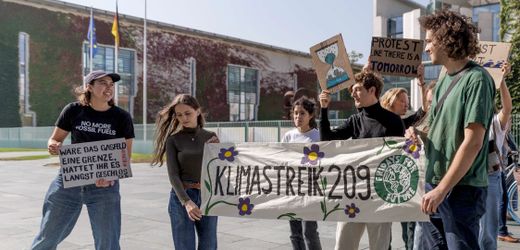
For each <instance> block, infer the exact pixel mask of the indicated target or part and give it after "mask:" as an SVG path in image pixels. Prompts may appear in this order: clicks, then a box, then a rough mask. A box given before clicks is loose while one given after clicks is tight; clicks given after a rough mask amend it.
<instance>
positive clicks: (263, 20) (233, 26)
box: [63, 0, 430, 63]
mask: <svg viewBox="0 0 520 250" xmlns="http://www.w3.org/2000/svg"><path fill="white" fill-rule="evenodd" d="M63 1H65V2H71V3H75V4H79V5H84V6H89V7H90V6H92V7H94V8H97V9H103V10H108V11H112V12H115V5H116V4H115V0H63ZM414 1H415V2H418V3H420V4H422V5H426V4H427V3H428V2H429V1H430V0H414ZM144 2H145V1H144V0H119V3H118V6H119V7H118V9H119V13H120V14H126V15H132V16H137V17H144ZM325 2H326V3H327V5H325V6H319V4H320V3H325ZM372 3H373V1H372V0H328V1H317V0H147V19H150V20H155V21H160V22H164V23H169V24H174V25H179V26H183V27H187V28H192V29H197V30H202V31H207V32H211V33H216V34H221V35H226V36H231V37H236V38H241V39H245V40H249V41H254V42H259V43H264V44H268V45H273V46H277V47H282V48H287V49H292V50H298V51H303V52H307V53H308V52H309V48H310V47H312V46H313V45H315V44H317V43H319V42H321V41H324V40H326V39H328V38H330V37H332V36H334V35H336V34H339V33H341V34H342V35H343V40H344V42H345V47H346V49H347V51H349V52H350V51H352V50H355V51H356V52H361V53H362V54H363V58H362V59H360V61H359V62H358V63H365V62H366V60H367V58H368V54H369V51H370V39H371V37H372Z"/></svg>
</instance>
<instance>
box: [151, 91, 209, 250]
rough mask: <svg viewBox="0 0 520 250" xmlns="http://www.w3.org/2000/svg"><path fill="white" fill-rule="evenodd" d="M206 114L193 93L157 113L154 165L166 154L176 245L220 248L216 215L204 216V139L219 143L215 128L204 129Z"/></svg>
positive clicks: (205, 249) (185, 249) (186, 248)
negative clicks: (201, 182) (202, 187)
mask: <svg viewBox="0 0 520 250" xmlns="http://www.w3.org/2000/svg"><path fill="white" fill-rule="evenodd" d="M203 127H204V117H203V116H202V111H201V108H200V105H199V103H198V101H197V99H195V98H194V97H193V96H190V95H187V94H181V95H178V96H176V97H175V99H174V100H173V102H172V103H170V104H168V105H167V106H166V107H164V108H163V109H162V110H161V111H159V114H158V116H157V121H156V134H155V150H154V157H153V160H152V165H159V166H162V165H163V163H164V158H165V156H166V165H167V168H168V177H169V178H170V183H171V185H172V189H171V191H170V202H169V205H168V213H169V214H170V221H171V228H172V237H173V243H174V245H175V249H183V250H195V249H196V245H197V242H196V237H195V232H196V233H197V239H198V248H197V249H201V250H209V249H211V250H214V249H217V217H216V216H202V212H201V210H200V205H201V204H200V203H201V196H200V176H201V171H202V168H201V166H202V156H203V152H204V143H218V142H219V140H218V138H217V135H216V134H215V133H214V132H211V131H208V130H205V129H203Z"/></svg>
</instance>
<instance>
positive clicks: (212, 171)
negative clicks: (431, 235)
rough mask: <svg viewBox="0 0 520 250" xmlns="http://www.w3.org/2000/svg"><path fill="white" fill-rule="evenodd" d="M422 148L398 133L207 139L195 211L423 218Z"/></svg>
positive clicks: (333, 217) (273, 216)
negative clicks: (298, 139) (311, 139)
mask: <svg viewBox="0 0 520 250" xmlns="http://www.w3.org/2000/svg"><path fill="white" fill-rule="evenodd" d="M423 152H424V151H423V150H422V148H421V146H420V145H415V144H413V143H411V141H405V139H404V138H400V137H389V138H372V139H360V140H347V141H329V142H318V143H312V144H310V143H238V144H232V143H221V144H216V143H210V144H206V145H205V147H204V158H203V164H202V177H201V181H202V182H203V183H202V184H203V185H202V204H201V210H202V213H203V214H204V215H219V216H231V217H248V218H259V219H301V220H316V221H317V220H320V221H347V222H390V221H426V220H428V216H426V215H425V214H423V213H422V212H421V209H420V206H421V205H420V204H421V199H422V196H423V194H424V170H423V167H424V153H423Z"/></svg>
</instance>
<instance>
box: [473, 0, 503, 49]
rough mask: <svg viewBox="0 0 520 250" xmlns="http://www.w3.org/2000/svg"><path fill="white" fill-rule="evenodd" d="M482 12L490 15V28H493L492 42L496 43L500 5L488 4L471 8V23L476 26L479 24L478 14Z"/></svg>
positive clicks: (497, 39)
mask: <svg viewBox="0 0 520 250" xmlns="http://www.w3.org/2000/svg"><path fill="white" fill-rule="evenodd" d="M482 12H489V13H491V14H492V19H491V20H492V22H493V23H492V24H491V27H493V32H492V36H493V41H495V42H498V41H499V40H500V39H499V30H500V16H499V15H500V4H498V3H497V4H488V5H482V6H477V7H474V8H473V16H472V21H473V22H474V23H475V24H477V25H478V22H479V18H478V16H479V14H480V13H482Z"/></svg>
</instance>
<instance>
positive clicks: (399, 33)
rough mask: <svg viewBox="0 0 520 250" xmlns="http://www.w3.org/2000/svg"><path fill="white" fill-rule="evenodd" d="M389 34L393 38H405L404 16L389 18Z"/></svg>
mask: <svg viewBox="0 0 520 250" xmlns="http://www.w3.org/2000/svg"><path fill="white" fill-rule="evenodd" d="M387 34H388V37H391V38H403V17H402V16H398V17H392V18H388V28H387Z"/></svg>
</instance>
